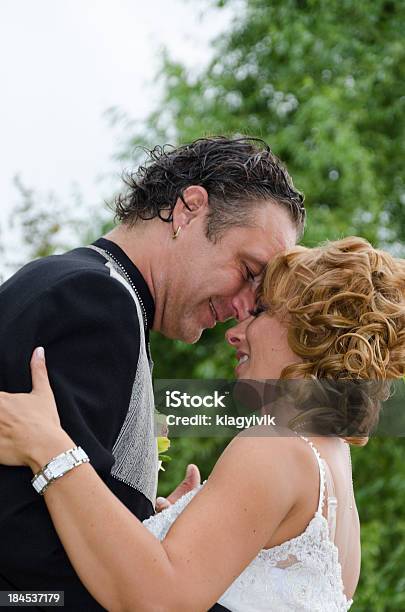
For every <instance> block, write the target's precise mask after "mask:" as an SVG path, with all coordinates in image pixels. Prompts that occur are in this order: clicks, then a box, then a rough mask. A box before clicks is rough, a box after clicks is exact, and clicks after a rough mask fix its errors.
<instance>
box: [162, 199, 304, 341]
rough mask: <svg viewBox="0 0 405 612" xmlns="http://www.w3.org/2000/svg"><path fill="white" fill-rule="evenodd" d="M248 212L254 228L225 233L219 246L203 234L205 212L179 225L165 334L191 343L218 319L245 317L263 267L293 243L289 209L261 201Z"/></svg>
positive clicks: (165, 306)
mask: <svg viewBox="0 0 405 612" xmlns="http://www.w3.org/2000/svg"><path fill="white" fill-rule="evenodd" d="M251 213H252V218H253V220H254V223H255V227H234V228H231V229H228V230H226V232H225V233H224V234H223V236H222V238H220V239H219V240H218V241H217V243H213V242H212V241H210V240H208V239H207V238H206V236H205V227H206V214H200V215H197V216H196V217H195V218H193V220H192V222H191V223H186V224H184V226H182V229H181V232H180V234H179V236H178V238H176V240H173V241H172V242H173V244H172V261H173V265H172V269H171V273H170V283H169V284H168V286H167V287H166V295H165V303H164V315H163V317H162V326H161V330H160V331H161V332H162V333H163V334H164V335H165V336H167V337H169V338H176V339H180V340H183V341H184V342H188V343H193V342H196V341H197V340H199V338H200V336H201V334H202V332H203V331H204V329H207V328H211V327H214V326H215V324H216V322H217V321H221V322H223V321H226V320H227V319H230V318H236V319H238V320H239V321H241V320H243V319H245V318H246V317H248V316H249V310H251V309H252V308H253V307H254V303H255V292H256V289H257V286H258V284H259V282H260V279H261V275H262V273H263V271H264V268H265V266H266V265H267V263H268V262H269V261H270V260H271V259H272V257H274V255H275V254H276V253H278V252H280V251H283V250H285V249H288V248H291V247H292V246H293V245H294V244H295V241H296V230H295V228H294V225H293V223H292V221H291V219H290V217H289V215H288V213H287V211H286V210H284V209H283V208H281V207H280V206H278V205H277V204H274V203H272V202H269V203H265V202H260V203H258V205H257V206H255V207H254V208H252V211H251ZM177 223H178V224H180V225H181V220H180V221H178V222H177Z"/></svg>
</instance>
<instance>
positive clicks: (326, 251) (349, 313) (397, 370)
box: [259, 236, 405, 444]
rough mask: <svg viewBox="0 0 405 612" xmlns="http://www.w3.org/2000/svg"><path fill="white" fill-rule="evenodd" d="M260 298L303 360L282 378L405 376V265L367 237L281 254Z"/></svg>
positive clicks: (361, 441)
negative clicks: (283, 324) (281, 323)
mask: <svg viewBox="0 0 405 612" xmlns="http://www.w3.org/2000/svg"><path fill="white" fill-rule="evenodd" d="M259 300H260V303H261V305H262V306H263V307H264V308H265V309H266V310H268V311H269V313H270V314H271V315H273V314H277V315H279V316H281V317H282V319H283V320H284V321H285V322H286V324H287V327H288V342H289V345H290V347H291V349H292V350H293V351H294V353H296V355H298V356H299V357H300V358H301V359H302V362H299V363H295V364H292V365H289V366H287V367H286V368H284V370H283V372H282V374H281V378H282V379H291V378H309V377H310V378H326V379H334V380H379V381H387V379H398V378H401V377H403V376H405V261H404V260H403V259H398V258H395V257H393V256H391V255H390V254H389V253H386V252H384V251H382V250H378V249H375V248H373V247H372V245H371V244H370V243H369V242H367V241H366V240H364V239H363V238H358V237H355V236H351V237H348V238H344V239H342V240H337V241H333V242H326V243H324V244H323V245H321V246H319V247H316V248H311V249H309V248H305V247H302V246H297V247H295V248H293V249H291V250H289V251H288V252H286V253H283V254H280V255H278V256H276V257H275V258H274V259H273V260H272V262H271V263H270V264H269V265H268V268H267V271H266V275H265V277H264V280H263V283H262V286H261V290H260V297H259ZM348 441H350V442H352V443H356V440H355V439H348ZM357 443H358V444H364V438H359V439H358V441H357Z"/></svg>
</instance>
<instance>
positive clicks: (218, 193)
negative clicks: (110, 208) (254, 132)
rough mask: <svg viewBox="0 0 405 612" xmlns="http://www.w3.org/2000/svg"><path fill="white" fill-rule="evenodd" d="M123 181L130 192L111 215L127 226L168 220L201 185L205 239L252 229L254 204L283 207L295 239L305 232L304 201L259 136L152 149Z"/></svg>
mask: <svg viewBox="0 0 405 612" xmlns="http://www.w3.org/2000/svg"><path fill="white" fill-rule="evenodd" d="M124 182H125V184H126V185H127V188H128V189H127V191H126V193H124V194H120V195H118V196H117V198H116V200H115V213H116V214H115V217H116V220H117V221H120V222H122V223H125V224H128V225H130V226H133V225H134V224H135V223H136V222H137V221H138V220H141V219H142V220H147V219H154V218H156V217H159V218H160V219H161V220H162V221H166V222H171V221H172V215H173V209H174V206H175V204H176V201H177V199H178V198H181V199H182V200H183V202H184V197H183V195H184V190H185V189H186V188H187V187H189V186H191V185H200V186H201V187H204V188H205V189H206V191H207V193H208V198H209V207H210V210H209V213H208V217H207V227H206V236H207V238H208V239H210V240H212V241H213V242H215V241H216V240H218V239H220V238H221V236H222V235H223V233H224V232H225V231H226V230H227V229H228V228H230V227H235V226H237V227H241V226H252V225H253V224H254V219H252V214H251V211H252V208H253V207H254V206H256V205H257V203H258V201H268V200H272V201H274V202H276V203H278V204H279V205H281V206H283V207H284V208H286V209H287V210H288V212H289V214H290V217H291V220H292V221H293V222H294V224H295V226H296V228H297V234H298V236H301V235H302V232H303V229H304V224H305V208H304V204H303V202H304V197H303V195H302V194H301V193H299V192H298V191H297V190H296V189H295V188H294V185H293V182H292V180H291V178H290V176H289V174H288V172H287V170H286V169H285V168H284V166H283V165H282V164H281V162H280V160H279V159H278V158H277V157H276V156H275V155H274V154H273V153H272V152H271V150H270V147H269V146H268V145H267V144H266V143H265V142H264V141H263V140H261V139H259V138H248V137H246V138H226V137H224V136H215V137H212V138H199V139H198V140H195V141H194V142H192V143H190V144H187V145H182V146H179V147H177V148H174V147H172V146H170V145H164V146H163V147H161V146H156V147H155V148H154V149H152V150H151V151H149V156H148V159H147V160H146V162H145V163H144V164H143V165H141V166H139V168H138V170H136V171H135V172H133V173H132V172H130V173H127V174H125V176H124ZM184 203H185V204H186V205H187V203H186V202H184Z"/></svg>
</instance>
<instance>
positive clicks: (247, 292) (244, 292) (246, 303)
mask: <svg viewBox="0 0 405 612" xmlns="http://www.w3.org/2000/svg"><path fill="white" fill-rule="evenodd" d="M255 302H256V289H255V287H254V286H253V285H252V284H249V285H245V286H244V287H243V289H241V290H240V291H239V293H237V295H235V297H234V298H233V300H232V307H233V309H234V311H235V315H236V318H237V319H238V321H244V320H245V319H247V318H248V317H250V312H249V311H250V310H252V309H253V308H254V306H255Z"/></svg>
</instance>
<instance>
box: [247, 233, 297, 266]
mask: <svg viewBox="0 0 405 612" xmlns="http://www.w3.org/2000/svg"><path fill="white" fill-rule="evenodd" d="M258 230H259V231H257V232H255V233H254V234H255V235H251V236H249V237H247V240H246V241H243V243H242V244H240V247H241V254H242V256H244V257H249V259H250V260H251V261H254V262H257V263H258V264H259V263H260V264H261V265H266V264H267V263H268V262H269V260H270V259H271V258H272V257H274V256H275V255H276V254H277V253H280V252H281V251H286V250H288V249H291V248H292V247H293V246H294V245H295V243H296V239H297V233H296V230H295V228H294V227H293V225H292V224H291V223H290V224H288V225H286V224H283V226H282V227H274V226H273V227H272V228H271V231H269V230H268V229H267V228H260V229H259V228H258Z"/></svg>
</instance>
